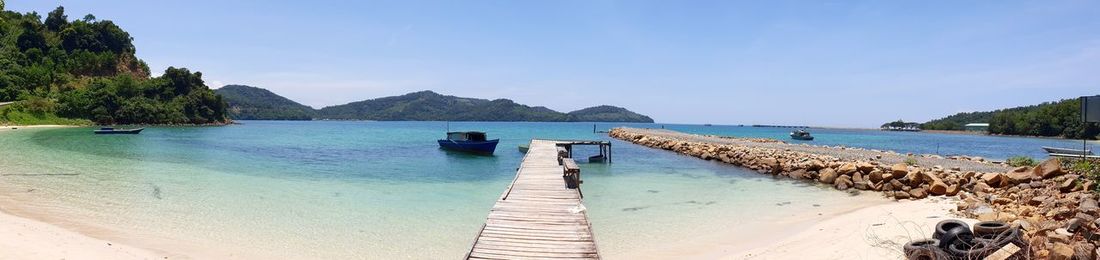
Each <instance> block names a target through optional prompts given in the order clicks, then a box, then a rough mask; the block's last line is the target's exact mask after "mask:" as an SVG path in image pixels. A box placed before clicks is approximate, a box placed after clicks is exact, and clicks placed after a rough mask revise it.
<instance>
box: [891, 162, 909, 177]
mask: <svg viewBox="0 0 1100 260" xmlns="http://www.w3.org/2000/svg"><path fill="white" fill-rule="evenodd" d="M890 173H892V174H894V176H905V175H906V174H909V165H906V164H904V163H899V164H894V166H891V167H890Z"/></svg>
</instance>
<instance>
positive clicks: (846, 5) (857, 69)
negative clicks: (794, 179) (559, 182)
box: [6, 0, 1100, 127]
mask: <svg viewBox="0 0 1100 260" xmlns="http://www.w3.org/2000/svg"><path fill="white" fill-rule="evenodd" d="M6 2H7V6H6V9H7V10H14V11H19V12H30V11H37V12H39V13H40V14H43V16H45V13H47V12H49V11H50V10H53V8H55V7H56V6H58V5H64V6H65V10H66V13H67V14H68V16H69V19H79V18H81V17H83V16H84V15H85V14H88V13H91V14H94V15H95V16H96V17H97V18H98V19H100V20H111V21H114V22H115V23H117V24H119V25H120V26H121V27H122V28H123V29H124V30H126V31H128V32H129V33H130V35H131V36H133V38H134V43H135V45H136V46H137V55H138V57H139V58H141V59H143V60H144V61H146V62H147V63H148V64H149V66H150V69H151V70H153V71H154V74H155V75H156V74H159V73H161V72H162V71H163V70H164V69H165V68H167V67H168V66H175V67H186V68H189V69H191V70H193V71H201V72H202V73H203V79H205V80H206V83H207V85H209V86H211V87H215V88H216V87H220V86H222V85H226V84H243V85H250V86H256V87H262V88H266V89H269V90H271V91H273V92H275V93H278V94H280V95H283V96H285V97H287V98H290V99H293V100H295V101H298V102H300V103H303V104H306V105H309V106H313V107H315V108H320V107H324V106H331V105H339V104H344V103H348V102H352V101H359V100H364V99H372V98H377V97H383V96H392V95H400V94H404V93H408V92H414V91H420V90H433V91H436V92H439V93H443V94H448V95H456V96H463V97H476V98H487V99H496V98H508V99H512V100H515V101H516V102H518V103H521V104H528V105H532V106H546V107H549V108H551V109H555V110H558V111H563V112H568V111H572V110H576V109H580V108H584V107H589V106H594V105H599V104H609V105H616V106H622V107H626V108H628V109H630V110H633V111H636V112H639V113H642V114H645V115H649V116H651V117H653V118H654V119H655V120H657V121H658V122H663V123H695V124H704V123H711V124H785V125H813V126H833V127H877V126H878V125H880V124H882V123H884V122H887V121H893V120H897V119H903V120H906V121H918V122H923V121H927V120H931V119H936V118H940V117H943V116H947V115H950V114H954V113H958V112H968V111H983V110H992V109H998V108H1006V107H1013V106H1021V105H1031V104H1037V103H1041V102H1046V101H1056V100H1060V99H1065V98H1075V97H1078V96H1083V95H1097V94H1100V19H1097V17H1100V1H641V0H639V1H503V0H500V1H474V0H471V1H249V0H244V1H225V0H219V1H208V0H191V1H147V0H94V1H93V0H80V1H43V0H33V1H32V0H7V1H6Z"/></svg>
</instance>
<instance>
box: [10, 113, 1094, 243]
mask: <svg viewBox="0 0 1100 260" xmlns="http://www.w3.org/2000/svg"><path fill="white" fill-rule="evenodd" d="M619 126H629V127H641V128H665V129H670V130H676V131H683V132H689V133H698V134H713V135H724V136H737V137H759V138H775V139H780V140H785V141H788V142H806V141H795V140H789V137H788V136H787V135H788V134H789V132H790V131H791V130H792V129H785V128H767V127H750V126H722V125H715V126H704V125H681V124H633V123H524V122H449V123H448V122H373V121H241V122H240V124H238V125H230V126H222V127H148V128H146V129H145V130H144V131H143V132H142V133H141V134H140V135H94V134H92V128H21V129H18V130H4V131H0V209H2V210H4V211H5V212H8V213H10V214H15V215H20V216H24V217H29V218H33V219H38V220H42V221H45V222H48V223H52V224H56V225H59V226H62V227H66V228H69V229H73V230H77V231H80V232H83V233H87V234H92V235H93V236H95V237H99V238H102V239H107V240H110V241H119V242H120V243H125V244H131V245H135V246H138V247H148V248H152V249H156V250H159V251H164V252H168V253H170V254H173V255H181V256H190V257H195V258H203V257H216V258H271V257H274V258H284V259H302V258H323V259H455V258H460V257H462V256H463V255H464V254H465V253H466V252H467V250H469V247H470V246H471V244H472V243H473V239H474V237H475V235H476V234H477V231H478V229H479V228H480V227H481V225H482V223H483V222H484V219H485V217H486V216H487V214H488V211H489V209H490V208H491V207H492V205H493V203H494V202H495V200H496V199H497V198H498V197H499V196H500V194H501V193H502V192H503V191H504V189H505V188H506V187H507V186H508V183H509V182H510V181H511V180H512V178H513V177H514V174H515V171H516V168H517V167H518V166H519V163H520V160H521V159H522V157H523V154H522V153H521V152H519V150H518V149H517V146H519V145H521V144H526V143H528V142H529V141H530V140H531V139H532V138H542V139H578V140H607V141H611V142H612V143H613V145H612V162H611V163H582V164H581V169H582V172H583V176H584V179H585V182H584V185H583V186H582V188H583V190H584V195H585V197H584V203H585V206H586V208H587V210H588V214H589V218H590V220H591V222H592V226H593V229H594V231H595V235H596V239H597V244H598V246H599V250H600V252H601V254H602V255H603V256H604V257H605V258H608V259H624V258H632V257H630V256H637V255H644V254H645V253H646V252H647V251H657V250H662V248H664V247H668V246H669V245H673V246H675V245H676V243H677V242H682V243H696V244H700V243H701V244H708V243H709V244H714V241H700V238H701V237H702V238H706V237H729V236H737V235H738V234H743V235H744V236H755V235H754V234H756V233H760V232H767V228H766V227H770V226H769V225H771V226H774V225H776V223H777V222H778V221H777V220H782V219H797V218H806V217H808V218H812V217H814V216H820V214H822V213H823V212H826V213H827V212H839V211H846V210H851V209H852V208H853V207H857V206H859V205H865V204H873V203H881V202H884V201H886V199H883V198H881V197H879V196H877V195H875V194H859V193H858V192H842V191H836V190H833V189H831V188H828V187H824V186H819V185H816V184H813V183H807V182H801V181H792V180H787V179H782V178H774V177H772V176H769V175H764V174H759V173H756V172H753V171H749V170H745V169H742V168H738V167H733V166H729V165H724V164H721V163H717V162H713V161H704V160H699V159H697V158H694V157H688V156H684V155H679V154H676V153H673V152H669V151H664V150H659V149H652V148H647V147H643V146H639V145H634V144H631V143H627V142H622V141H618V140H615V139H611V138H609V137H608V136H607V134H605V133H595V132H594V129H595V130H600V131H606V130H608V129H610V128H612V127H619ZM466 130H477V131H485V132H487V133H488V135H489V138H490V139H496V138H499V139H500V145H499V146H498V147H497V150H496V152H495V153H494V154H493V155H492V156H479V155H470V154H465V153H458V152H451V151H447V150H441V149H439V147H438V145H437V143H436V140H437V139H441V138H443V137H444V135H445V134H444V133H445V132H447V131H466ZM810 131H811V132H812V133H813V135H814V136H816V140H814V141H808V142H809V143H811V144H816V145H830V146H836V145H842V146H848V147H863V148H869V149H880V150H892V151H896V152H900V153H917V154H940V155H970V156H982V157H985V158H989V159H994V160H998V159H1001V160H1003V159H1005V158H1008V157H1011V156H1030V157H1034V158H1036V159H1045V153H1043V151H1042V150H1041V149H1040V147H1041V146H1059V147H1068V148H1073V147H1080V146H1081V141H1074V140H1062V139H1043V138H1022V137H996V136H984V135H956V134H938V133H913V132H883V131H877V130H846V129H810ZM1089 145H1090V146H1095V145H1096V143H1095V142H1094V143H1089ZM576 149H577V150H576V151H575V153H576V154H579V155H586V154H593V155H594V154H597V153H598V150H597V148H596V147H589V148H586V147H579V148H576ZM762 230H763V231H762ZM754 232H755V233H754ZM716 233H721V234H726V235H723V236H713V235H714V234H716ZM750 238H751V237H750ZM719 244H720V243H719ZM703 248H705V247H703ZM188 252H203V253H202V254H200V255H198V256H196V255H190V254H189V253H188Z"/></svg>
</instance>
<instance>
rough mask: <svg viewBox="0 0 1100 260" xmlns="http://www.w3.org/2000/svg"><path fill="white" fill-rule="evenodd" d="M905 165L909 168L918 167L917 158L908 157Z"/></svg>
mask: <svg viewBox="0 0 1100 260" xmlns="http://www.w3.org/2000/svg"><path fill="white" fill-rule="evenodd" d="M904 163H905V164H906V165H909V166H913V165H917V158H913V157H912V156H909V157H906V158H905V161H904Z"/></svg>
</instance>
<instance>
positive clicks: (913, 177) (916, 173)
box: [905, 168, 925, 186]
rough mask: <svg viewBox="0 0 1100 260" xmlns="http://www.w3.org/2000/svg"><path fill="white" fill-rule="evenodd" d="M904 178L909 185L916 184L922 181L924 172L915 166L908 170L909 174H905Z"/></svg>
mask: <svg viewBox="0 0 1100 260" xmlns="http://www.w3.org/2000/svg"><path fill="white" fill-rule="evenodd" d="M905 179H906V180H907V181H908V182H909V185H910V186H917V185H921V184H922V183H924V179H925V178H924V173H923V172H921V170H920V168H917V169H913V170H912V171H910V172H909V174H906V175H905Z"/></svg>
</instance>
